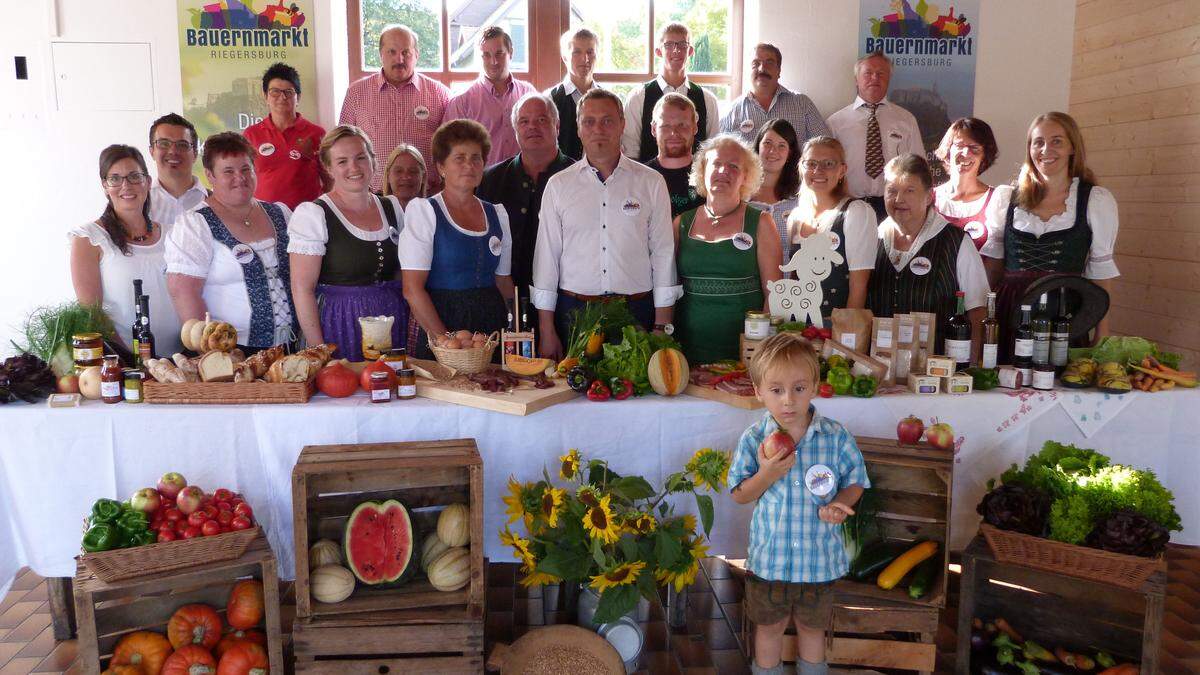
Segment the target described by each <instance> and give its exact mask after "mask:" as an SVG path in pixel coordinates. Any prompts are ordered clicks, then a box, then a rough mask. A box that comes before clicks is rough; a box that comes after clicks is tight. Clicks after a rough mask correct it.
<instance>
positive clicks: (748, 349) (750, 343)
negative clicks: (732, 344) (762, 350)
mask: <svg viewBox="0 0 1200 675" xmlns="http://www.w3.org/2000/svg"><path fill="white" fill-rule="evenodd" d="M763 342H765V340H753V339H751V338H748V337H746V334H745V333H742V334H741V335H739V336H738V354H740V355H741V357H742V363H743V364H745V365H746V366H747V367H749V366H750V361H752V360H753V359H754V352H756V351H758V347H759V345H761V344H762V343H763Z"/></svg>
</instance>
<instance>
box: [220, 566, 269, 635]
mask: <svg viewBox="0 0 1200 675" xmlns="http://www.w3.org/2000/svg"><path fill="white" fill-rule="evenodd" d="M264 611H265V610H264V608H263V585H262V582H261V581H256V580H254V579H247V580H245V581H239V582H237V583H236V584H234V586H233V589H232V590H230V591H229V602H228V603H226V604H225V620H226V621H228V622H229V625H230V626H231V627H232V628H234V629H236V630H246V629H247V628H254V627H255V626H257V625H258V623H259V622H260V621H262V618H263V612H264Z"/></svg>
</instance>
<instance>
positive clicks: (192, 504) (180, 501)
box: [175, 485, 204, 515]
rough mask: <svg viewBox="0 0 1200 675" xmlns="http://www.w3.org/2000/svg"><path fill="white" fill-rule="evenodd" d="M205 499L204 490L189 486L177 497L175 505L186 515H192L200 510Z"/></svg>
mask: <svg viewBox="0 0 1200 675" xmlns="http://www.w3.org/2000/svg"><path fill="white" fill-rule="evenodd" d="M203 499H204V490H201V489H200V488H198V487H196V486H195V485H189V486H187V487H185V488H183V489H182V490H180V491H179V494H178V495H177V496H176V497H175V505H176V506H178V507H179V510H180V511H181V512H183V513H184V514H185V515H191V514H192V513H194V512H195V511H196V509H199V508H200V502H201V501H202V500H203Z"/></svg>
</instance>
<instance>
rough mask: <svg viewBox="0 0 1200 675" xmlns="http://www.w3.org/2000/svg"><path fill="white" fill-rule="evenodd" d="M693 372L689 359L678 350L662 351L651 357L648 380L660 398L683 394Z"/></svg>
mask: <svg viewBox="0 0 1200 675" xmlns="http://www.w3.org/2000/svg"><path fill="white" fill-rule="evenodd" d="M690 377H691V371H690V370H689V369H688V362H687V359H686V358H684V356H683V352H681V351H679V350H678V349H670V348H668V349H660V350H658V351H656V352H654V354H652V355H651V356H650V363H649V364H648V365H647V366H646V378H647V379H649V380H650V388H651V389H653V390H654V392H655V393H656V394H658V395H659V396H675V395H677V394H682V393H683V390H684V389H685V388H687V386H688V379H689V378H690Z"/></svg>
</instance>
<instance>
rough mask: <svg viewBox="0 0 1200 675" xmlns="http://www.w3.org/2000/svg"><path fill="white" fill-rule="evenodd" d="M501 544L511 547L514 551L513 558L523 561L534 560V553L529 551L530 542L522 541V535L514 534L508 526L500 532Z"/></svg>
mask: <svg viewBox="0 0 1200 675" xmlns="http://www.w3.org/2000/svg"><path fill="white" fill-rule="evenodd" d="M500 543H501V544H504V545H505V546H511V547H512V549H513V556H514V557H516V558H520V559H521V560H522V561H528V560H531V559H533V552H532V551H531V550H530V549H529V540H528V539H522V538H521V536H520V535H517V534H513V532H512V531H511V530H509V529H508V526H505V527H504V529H503V530H502V531H501V532H500Z"/></svg>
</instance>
